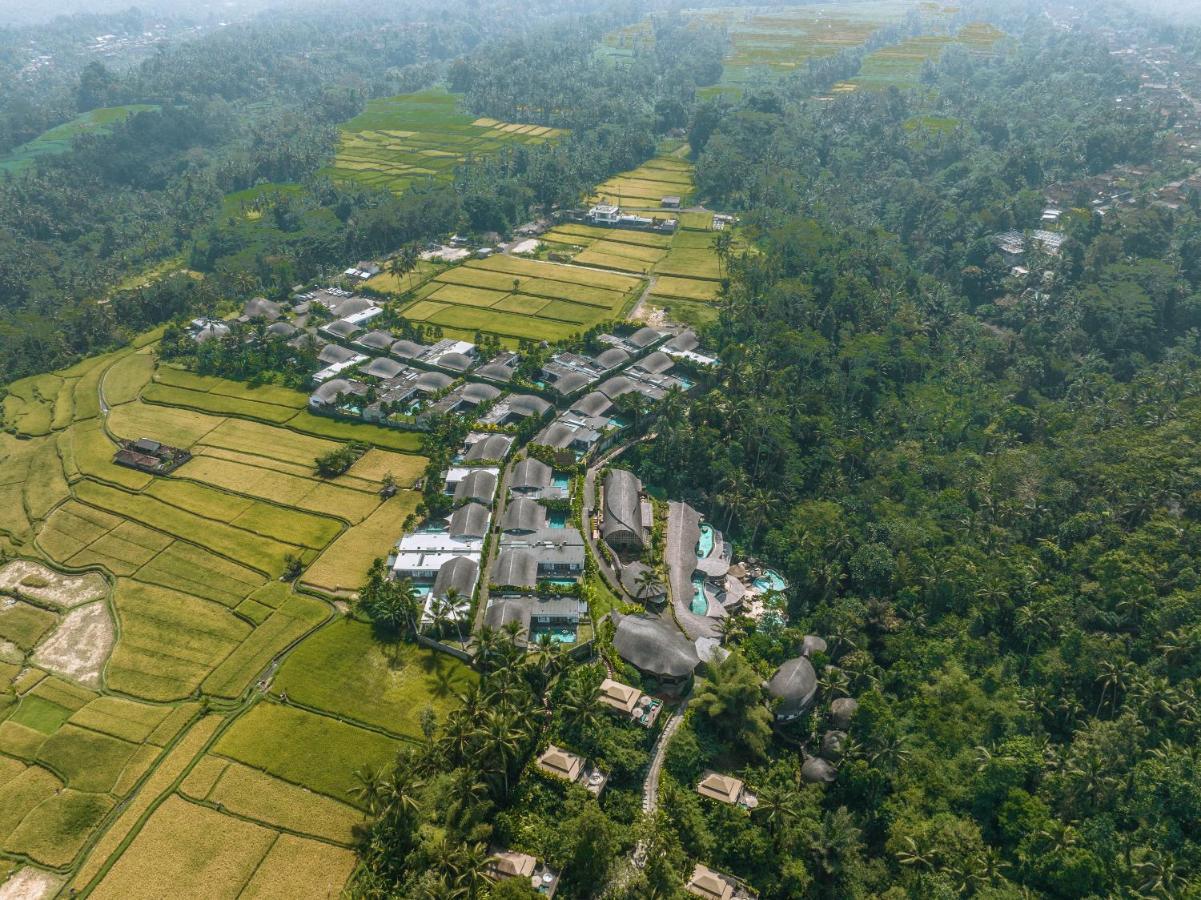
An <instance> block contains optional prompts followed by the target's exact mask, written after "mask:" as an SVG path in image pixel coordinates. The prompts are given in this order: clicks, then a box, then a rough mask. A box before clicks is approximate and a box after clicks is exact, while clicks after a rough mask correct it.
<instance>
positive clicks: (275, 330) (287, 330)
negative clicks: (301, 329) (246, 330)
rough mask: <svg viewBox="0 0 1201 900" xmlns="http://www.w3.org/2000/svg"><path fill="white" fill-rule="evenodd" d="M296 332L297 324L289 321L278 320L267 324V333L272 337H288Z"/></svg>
mask: <svg viewBox="0 0 1201 900" xmlns="http://www.w3.org/2000/svg"><path fill="white" fill-rule="evenodd" d="M295 333H296V326H295V325H292V324H289V323H288V322H276V323H274V324H273V325H268V326H267V334H269V335H271V336H272V337H279V338H286V337H291V336H292V335H294V334H295Z"/></svg>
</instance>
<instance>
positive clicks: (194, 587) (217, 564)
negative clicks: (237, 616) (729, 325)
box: [136, 541, 264, 608]
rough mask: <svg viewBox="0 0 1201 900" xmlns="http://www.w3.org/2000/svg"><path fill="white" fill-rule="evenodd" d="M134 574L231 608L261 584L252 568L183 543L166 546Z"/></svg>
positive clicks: (260, 578)
mask: <svg viewBox="0 0 1201 900" xmlns="http://www.w3.org/2000/svg"><path fill="white" fill-rule="evenodd" d="M136 575H137V579H138V580H139V581H143V582H146V583H147V584H157V585H159V586H160V587H166V588H171V589H172V590H176V591H183V592H184V593H186V594H192V595H193V596H195V597H204V598H205V599H206V600H215V601H216V602H218V603H220V604H221V605H222V606H228V607H231V608H232V607H235V606H237V605H238V604H239V603H241V602H242V600H244V599H245V598H246V597H248V596H249V595H250V594H251V593H253V592H254V591H255V590H256V589H257V588H259V587H260V586H262V584H263V582H264V578H263V576H262V575H261V574H259V573H258V572H255V571H254V570H253V569H248V568H246V567H245V566H241V565H238V564H237V563H235V562H232V561H230V560H228V559H223V558H221V557H220V556H216V555H215V554H213V553H210V552H209V551H207V550H204V549H202V548H200V547H196V546H193V545H191V544H187V543H184V542H183V541H176V542H174V543H173V544H171V545H170V546H168V547H167V548H166V549H165V550H163V552H162V553H160V554H158V555H157V556H156V557H155V558H154V559H152V560H150V562H148V563H146V565H144V566H142V568H140V569H138V571H137V573H136Z"/></svg>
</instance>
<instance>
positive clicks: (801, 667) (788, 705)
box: [767, 656, 817, 716]
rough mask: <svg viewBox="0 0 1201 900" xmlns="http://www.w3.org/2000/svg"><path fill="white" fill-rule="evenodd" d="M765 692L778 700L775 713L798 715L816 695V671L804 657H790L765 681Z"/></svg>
mask: <svg viewBox="0 0 1201 900" xmlns="http://www.w3.org/2000/svg"><path fill="white" fill-rule="evenodd" d="M767 692H768V693H769V694H771V695H772V696H773V697H775V698H776V699H777V700H779V701H780V705H779V707H778V708H777V710H776V714H777V715H781V716H795V715H799V714H800V713H802V712H804V711H805V710H806V709H807V708H808V707H809V704H810V703H812V702H813V698H814V697H815V696H816V695H817V673H816V672H814V671H813V665H812V664H811V663H810V662H809V660H807V659H805V657H803V656H798V657H797V658H796V659H790V660H789V661H788V662H786V663H784V665H782V666H780V668H778V669H776V673H775V674H774V675H772V677H771V681H769V682H768V683H767Z"/></svg>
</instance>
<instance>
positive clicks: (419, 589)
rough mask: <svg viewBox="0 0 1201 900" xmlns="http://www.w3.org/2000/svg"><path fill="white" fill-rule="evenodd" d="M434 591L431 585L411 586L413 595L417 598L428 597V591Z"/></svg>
mask: <svg viewBox="0 0 1201 900" xmlns="http://www.w3.org/2000/svg"><path fill="white" fill-rule="evenodd" d="M433 589H434V586H433V585H432V584H415V585H413V593H414V594H416V595H417V596H418V597H428V596H429V595H430V591H432V590H433Z"/></svg>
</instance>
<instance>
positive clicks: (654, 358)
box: [634, 350, 676, 375]
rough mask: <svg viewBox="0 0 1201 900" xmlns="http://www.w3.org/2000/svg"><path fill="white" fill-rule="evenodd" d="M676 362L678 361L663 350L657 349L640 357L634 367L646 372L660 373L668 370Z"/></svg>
mask: <svg viewBox="0 0 1201 900" xmlns="http://www.w3.org/2000/svg"><path fill="white" fill-rule="evenodd" d="M675 364H676V361H675V360H674V359H672V358H671V357H670V356H668V355H667V354H666V353H664V352H663V351H662V350H656V351H655V352H654V353H652V354H650V355H649V356H647V357H646V358H644V359H640V360H638V362H636V363H634V368H635V369H641V370H642V371H644V372H650V373H652V374H654V375H659V374H661V373H663V372H666V371H667V370H668V369H670V368H671V367H672V366H674V365H675Z"/></svg>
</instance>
